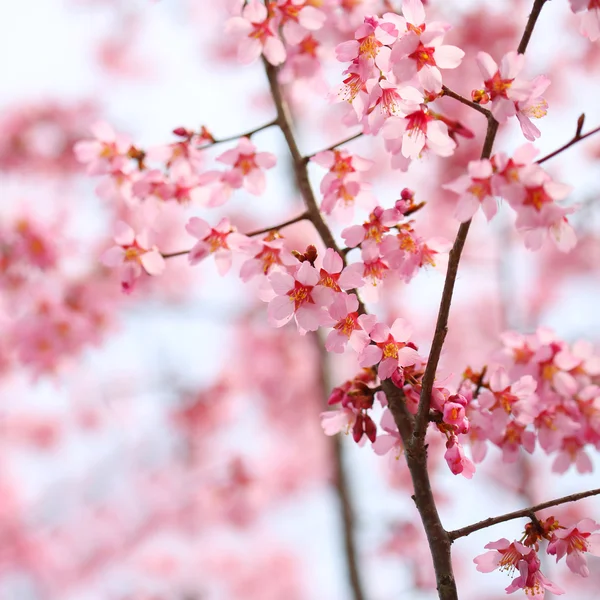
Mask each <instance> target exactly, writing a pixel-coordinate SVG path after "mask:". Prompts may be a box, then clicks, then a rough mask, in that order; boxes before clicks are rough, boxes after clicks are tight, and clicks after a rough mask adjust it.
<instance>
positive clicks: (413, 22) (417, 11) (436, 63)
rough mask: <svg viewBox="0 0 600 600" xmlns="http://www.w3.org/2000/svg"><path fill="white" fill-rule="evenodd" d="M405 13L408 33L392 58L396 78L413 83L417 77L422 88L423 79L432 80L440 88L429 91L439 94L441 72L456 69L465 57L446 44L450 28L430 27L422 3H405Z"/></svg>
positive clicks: (401, 36) (431, 24)
mask: <svg viewBox="0 0 600 600" xmlns="http://www.w3.org/2000/svg"><path fill="white" fill-rule="evenodd" d="M402 13H403V14H404V16H405V18H406V33H404V34H402V35H400V37H399V39H398V41H397V42H396V43H395V44H394V45H393V48H392V52H391V55H390V63H391V65H392V70H393V72H394V75H395V76H396V77H397V78H398V80H399V81H400V82H404V81H410V80H411V79H412V78H413V77H414V76H415V75H417V76H418V77H419V79H420V80H421V82H422V83H423V84H424V82H423V76H427V77H429V78H433V79H434V80H435V81H436V83H437V85H436V86H435V88H431V87H429V88H426V89H430V90H431V91H439V90H440V89H441V87H442V75H441V73H440V71H439V69H455V68H456V67H458V66H459V65H460V63H461V61H462V59H463V56H464V55H465V53H464V51H463V50H461V49H460V48H457V47H456V46H450V45H444V44H443V34H444V33H445V31H446V30H447V29H448V28H449V27H448V26H446V25H442V24H440V23H430V24H427V23H426V22H425V10H424V8H423V3H422V2H421V1H420V0H405V2H403V3H402Z"/></svg>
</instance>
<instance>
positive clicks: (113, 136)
mask: <svg viewBox="0 0 600 600" xmlns="http://www.w3.org/2000/svg"><path fill="white" fill-rule="evenodd" d="M91 131H92V134H93V135H94V137H95V138H96V139H94V140H82V141H80V142H77V143H76V144H75V145H74V146H73V151H74V152H75V156H76V157H77V160H78V161H79V162H82V163H87V172H88V174H89V175H104V174H106V173H110V172H111V171H113V170H121V169H123V167H125V165H126V163H127V162H128V160H129V159H128V156H127V153H128V152H129V149H130V148H131V141H130V139H129V138H128V137H126V136H124V135H121V134H118V133H116V132H115V130H114V129H113V128H112V127H111V126H110V125H109V124H108V123H105V122H103V121H100V122H98V123H95V124H94V125H92V127H91Z"/></svg>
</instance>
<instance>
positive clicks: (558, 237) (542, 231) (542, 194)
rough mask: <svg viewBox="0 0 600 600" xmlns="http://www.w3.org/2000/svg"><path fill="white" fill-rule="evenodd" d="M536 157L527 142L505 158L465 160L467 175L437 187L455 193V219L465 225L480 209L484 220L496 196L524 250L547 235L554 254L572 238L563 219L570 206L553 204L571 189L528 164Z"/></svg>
mask: <svg viewBox="0 0 600 600" xmlns="http://www.w3.org/2000/svg"><path fill="white" fill-rule="evenodd" d="M537 153H538V150H537V149H536V148H535V147H534V146H533V145H532V144H525V145H524V146H522V147H521V148H519V149H517V150H516V151H515V153H514V154H513V156H512V157H510V158H509V157H508V156H507V155H506V154H505V153H503V152H499V153H498V154H496V155H494V156H492V158H491V159H482V160H474V161H471V162H469V166H468V174H466V175H461V176H460V177H458V178H457V179H455V180H454V181H451V182H449V183H446V184H445V185H444V186H443V187H444V189H447V190H450V191H452V192H454V193H456V194H458V195H459V201H458V204H457V206H456V211H455V216H456V218H457V219H458V220H459V221H463V222H464V221H468V220H469V219H471V218H472V217H473V215H474V214H475V212H476V211H477V209H478V208H479V207H481V209H482V211H483V213H484V214H485V216H486V218H487V219H488V221H489V220H491V219H492V218H493V217H494V216H495V214H496V212H497V210H498V204H497V200H496V197H502V198H504V199H505V200H506V201H507V202H508V203H509V205H510V206H511V208H513V209H514V210H515V212H516V213H517V219H516V223H515V226H516V228H517V231H519V232H520V233H521V234H522V235H523V238H524V241H525V245H526V247H527V248H529V249H531V250H537V249H539V248H540V247H541V246H542V244H543V243H544V240H545V239H546V238H547V237H550V239H551V240H552V241H553V242H554V243H555V244H556V246H557V247H558V249H559V250H561V251H563V252H568V251H570V250H571V249H572V248H573V247H574V246H575V244H576V238H575V232H574V231H573V228H572V227H571V225H570V224H569V221H568V219H567V215H569V214H571V213H572V212H574V211H575V207H573V206H571V207H564V206H560V205H559V204H557V202H559V201H561V200H564V199H565V198H566V197H567V196H568V195H569V194H570V192H571V190H572V188H571V187H570V186H568V185H565V184H562V183H559V182H556V181H553V179H552V178H551V177H550V175H548V173H547V172H546V171H545V170H544V169H543V168H542V167H541V166H540V165H538V164H537V163H535V162H533V161H534V158H535V156H536V155H537Z"/></svg>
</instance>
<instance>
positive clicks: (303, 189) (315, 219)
mask: <svg viewBox="0 0 600 600" xmlns="http://www.w3.org/2000/svg"><path fill="white" fill-rule="evenodd" d="M262 60H263V64H264V66H265V72H266V74H267V79H268V80H269V87H270V89H271V96H272V97H273V102H274V103H275V107H276V109H277V124H278V125H279V127H280V128H281V132H282V133H283V137H284V138H285V141H286V143H287V145H288V148H289V150H290V154H291V155H292V163H293V167H294V174H295V176H296V184H297V185H298V189H299V190H300V194H301V195H302V199H303V200H304V204H305V205H306V214H307V218H308V219H309V220H310V222H311V223H312V224H313V225H314V227H315V229H316V230H317V233H318V234H319V235H320V236H321V239H322V240H323V243H324V244H325V246H326V247H327V248H331V249H332V250H335V252H337V253H338V254H339V255H340V256H341V257H342V260H343V261H344V265H345V264H346V257H345V255H344V254H343V253H342V252H341V251H340V248H339V247H338V245H337V243H336V241H335V238H334V237H333V234H332V233H331V230H330V229H329V226H328V225H327V223H326V222H325V219H323V215H322V214H321V211H320V210H319V205H318V204H317V200H316V198H315V195H314V193H313V190H312V187H311V185H310V180H309V178H308V169H307V164H306V160H305V158H304V157H303V156H302V154H301V153H300V149H299V148H298V143H297V142H296V138H295V136H294V132H293V130H292V119H291V117H290V114H289V107H288V104H287V102H286V100H285V98H284V97H283V92H282V89H281V86H280V85H279V81H278V80H277V67H274V66H273V65H272V64H271V63H269V61H267V60H266V59H265V58H264V57H263V59H262ZM350 291H353V292H354V293H355V294H356V298H357V300H358V312H359V314H364V313H366V309H365V305H364V304H363V302H362V300H361V299H360V296H359V295H358V292H357V291H356V290H350Z"/></svg>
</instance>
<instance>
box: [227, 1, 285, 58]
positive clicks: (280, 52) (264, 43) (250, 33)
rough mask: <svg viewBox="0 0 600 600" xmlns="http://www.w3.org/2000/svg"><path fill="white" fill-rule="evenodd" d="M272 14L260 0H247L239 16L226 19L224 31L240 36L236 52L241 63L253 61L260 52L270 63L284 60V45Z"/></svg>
mask: <svg viewBox="0 0 600 600" xmlns="http://www.w3.org/2000/svg"><path fill="white" fill-rule="evenodd" d="M274 16H275V15H274V14H273V13H272V12H271V11H269V10H268V9H267V7H266V6H265V5H264V4H263V3H262V2H261V1H260V0H249V1H248V3H247V4H246V5H245V6H244V8H243V10H242V15H241V16H236V17H232V18H231V19H229V21H227V25H226V28H225V30H226V32H227V33H228V34H229V33H232V34H234V35H237V36H239V37H240V38H241V40H240V42H239V45H238V52H237V56H238V60H239V61H240V62H241V63H243V64H249V63H251V62H254V61H255V60H256V59H257V58H258V57H259V56H260V55H261V53H262V54H264V56H265V58H266V59H267V60H268V61H269V62H270V63H271V64H272V65H280V64H281V63H282V62H283V61H285V58H286V52H285V46H284V45H283V42H282V41H281V40H280V39H279V37H278V35H277V23H276V22H275V19H274Z"/></svg>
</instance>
